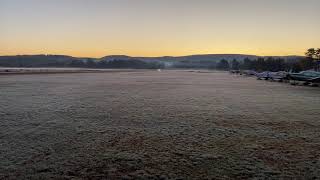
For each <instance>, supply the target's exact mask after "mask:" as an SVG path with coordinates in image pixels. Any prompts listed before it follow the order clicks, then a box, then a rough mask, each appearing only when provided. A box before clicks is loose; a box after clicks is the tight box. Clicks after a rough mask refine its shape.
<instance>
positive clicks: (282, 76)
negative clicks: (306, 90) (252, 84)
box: [230, 70, 320, 86]
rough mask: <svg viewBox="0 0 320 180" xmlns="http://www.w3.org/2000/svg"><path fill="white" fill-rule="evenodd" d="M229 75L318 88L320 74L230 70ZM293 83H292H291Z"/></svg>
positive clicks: (314, 72) (313, 72)
mask: <svg viewBox="0 0 320 180" xmlns="http://www.w3.org/2000/svg"><path fill="white" fill-rule="evenodd" d="M230 73H233V74H241V75H247V76H256V77H257V79H259V80H262V79H264V80H273V81H279V82H291V84H293V85H296V84H298V83H299V82H302V83H303V84H304V85H313V86H318V85H319V84H320V72H317V71H313V70H308V71H301V72H299V73H291V72H285V71H279V72H270V71H265V72H260V73H258V72H256V71H253V70H246V71H240V70H231V71H230ZM292 81H293V82H292Z"/></svg>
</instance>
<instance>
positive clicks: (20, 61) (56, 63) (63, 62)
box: [0, 55, 163, 69]
mask: <svg viewBox="0 0 320 180" xmlns="http://www.w3.org/2000/svg"><path fill="white" fill-rule="evenodd" d="M0 66H2V67H78V68H134V69H158V68H163V64H161V63H158V62H144V61H141V60H138V59H130V60H122V59H115V60H112V61H102V60H96V59H94V58H75V57H71V56H61V55H23V56H1V57H0Z"/></svg>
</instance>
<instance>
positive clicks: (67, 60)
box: [0, 48, 320, 72]
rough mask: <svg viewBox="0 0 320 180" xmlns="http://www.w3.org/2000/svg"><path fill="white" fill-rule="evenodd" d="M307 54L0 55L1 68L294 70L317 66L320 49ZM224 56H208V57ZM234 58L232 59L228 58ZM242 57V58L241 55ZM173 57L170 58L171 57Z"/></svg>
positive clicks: (319, 66) (318, 67) (312, 49)
mask: <svg viewBox="0 0 320 180" xmlns="http://www.w3.org/2000/svg"><path fill="white" fill-rule="evenodd" d="M305 54H306V56H305V57H302V56H300V57H299V56H291V57H293V58H288V56H286V57H281V56H280V57H259V56H249V55H241V56H240V55H199V57H198V56H187V57H159V58H153V59H148V58H144V57H140V58H134V57H129V56H107V57H104V58H100V59H98V58H76V57H72V56H63V55H22V56H0V66H2V67H79V68H133V69H160V68H161V69H162V68H193V69H217V70H230V69H233V70H255V71H293V72H299V71H302V70H308V69H318V70H319V69H320V63H319V62H320V49H314V48H311V49H308V50H307V52H306V53H305ZM217 56H218V57H225V58H221V60H219V59H210V57H215V58H216V57H217ZM230 57H234V59H232V58H230ZM241 57H243V58H241ZM170 58H173V59H170Z"/></svg>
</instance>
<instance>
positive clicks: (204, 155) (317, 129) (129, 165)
mask: <svg viewBox="0 0 320 180" xmlns="http://www.w3.org/2000/svg"><path fill="white" fill-rule="evenodd" d="M319 177H320V89H319V88H314V87H303V86H290V85H289V84H283V83H275V82H267V81H257V80H255V79H254V78H249V77H242V76H235V75H230V74H228V73H224V72H198V71H178V70H167V71H162V72H157V71H137V72H134V71H128V72H126V71H122V72H121V71H120V72H114V73H84V74H83V73H82V74H77V73H74V74H41V75H36V74H34V75H2V76H0V179H27V178H31V179H44V178H45V179H49V178H53V179H102V178H108V179H145V178H151V179H179V178H180V179H205V178H215V179H228V178H236V179H240V178H245V179H251V178H252V179H254V178H256V179H268V178H270V179H278V178H282V179H291V178H295V179H313V178H319Z"/></svg>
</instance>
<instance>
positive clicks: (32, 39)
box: [0, 0, 320, 57]
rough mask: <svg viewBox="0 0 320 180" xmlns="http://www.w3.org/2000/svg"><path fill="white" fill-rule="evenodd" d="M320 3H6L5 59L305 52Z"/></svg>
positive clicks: (314, 43) (314, 41)
mask: <svg viewBox="0 0 320 180" xmlns="http://www.w3.org/2000/svg"><path fill="white" fill-rule="evenodd" d="M318 7H320V1H318V0H242V1H239V0H91V1H86V0H77V1H73V0H0V23H1V28H0V55H17V54H64V55H72V56H77V57H102V56H106V55H113V54H123V55H130V56H166V55H170V56H179V55H191V54H254V55H303V54H304V52H305V51H306V49H308V48H311V47H314V48H320V36H319V35H318V34H319V32H320V23H317V20H318V17H320V11H318Z"/></svg>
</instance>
